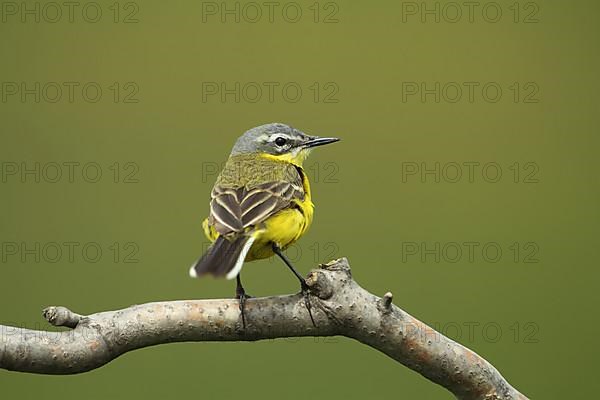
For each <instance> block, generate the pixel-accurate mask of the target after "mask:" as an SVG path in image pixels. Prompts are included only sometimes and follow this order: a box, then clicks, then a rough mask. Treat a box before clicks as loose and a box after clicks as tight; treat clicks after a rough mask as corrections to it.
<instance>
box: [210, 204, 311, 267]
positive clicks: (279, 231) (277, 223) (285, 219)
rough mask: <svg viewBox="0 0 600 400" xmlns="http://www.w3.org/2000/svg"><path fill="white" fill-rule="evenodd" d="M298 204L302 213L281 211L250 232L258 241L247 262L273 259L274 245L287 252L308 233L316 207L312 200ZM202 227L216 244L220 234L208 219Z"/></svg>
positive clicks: (295, 210) (292, 210)
mask: <svg viewBox="0 0 600 400" xmlns="http://www.w3.org/2000/svg"><path fill="white" fill-rule="evenodd" d="M297 204H298V206H299V208H300V209H301V210H302V212H301V211H300V210H298V209H297V208H287V209H285V210H281V211H279V212H278V213H276V214H274V215H273V216H271V217H269V218H268V219H267V220H266V221H264V222H263V223H262V226H261V227H260V228H257V229H256V230H254V231H250V232H248V234H251V235H255V236H256V239H255V240H254V243H253V244H252V247H251V248H250V251H249V252H248V255H247V256H246V261H253V260H259V259H263V258H268V257H271V256H273V255H274V253H273V249H272V244H273V243H277V245H279V247H281V248H282V249H284V250H285V249H286V248H287V247H288V246H290V245H291V244H292V243H294V242H295V241H296V240H298V239H299V238H300V237H301V236H302V235H303V234H304V233H305V232H306V230H307V229H308V228H309V227H310V224H311V223H312V217H313V209H314V206H313V204H312V202H311V201H310V198H308V199H305V200H304V201H298V202H297ZM202 226H203V228H204V233H205V234H206V237H207V238H208V239H209V240H210V241H211V242H214V241H215V240H216V239H217V237H218V236H219V233H218V232H217V231H215V229H214V228H213V227H212V226H210V225H208V219H205V220H204V222H203V223H202Z"/></svg>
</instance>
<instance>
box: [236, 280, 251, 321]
mask: <svg viewBox="0 0 600 400" xmlns="http://www.w3.org/2000/svg"><path fill="white" fill-rule="evenodd" d="M252 297H253V296H250V295H249V294H246V292H245V291H244V289H242V290H238V289H236V291H235V298H236V299H238V301H239V307H240V313H241V314H242V327H243V328H244V329H246V311H245V307H246V299H251V298H252Z"/></svg>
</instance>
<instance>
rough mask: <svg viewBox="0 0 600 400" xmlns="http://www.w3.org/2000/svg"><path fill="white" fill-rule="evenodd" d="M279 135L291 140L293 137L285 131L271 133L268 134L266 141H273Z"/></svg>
mask: <svg viewBox="0 0 600 400" xmlns="http://www.w3.org/2000/svg"><path fill="white" fill-rule="evenodd" d="M279 137H284V138H286V139H288V140H292V139H293V138H292V137H291V136H290V135H288V134H287V133H273V134H272V135H271V136H269V138H268V139H267V142H273V141H275V139H277V138H279Z"/></svg>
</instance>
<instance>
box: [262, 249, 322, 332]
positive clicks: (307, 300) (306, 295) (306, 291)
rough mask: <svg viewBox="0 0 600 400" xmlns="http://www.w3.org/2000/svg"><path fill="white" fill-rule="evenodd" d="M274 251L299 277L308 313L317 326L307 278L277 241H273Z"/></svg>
mask: <svg viewBox="0 0 600 400" xmlns="http://www.w3.org/2000/svg"><path fill="white" fill-rule="evenodd" d="M273 252H274V253H275V254H277V255H278V256H279V258H281V259H282V260H283V262H284V263H285V265H287V266H288V268H289V269H290V270H291V271H292V272H293V273H294V275H296V278H298V280H299V281H300V288H301V290H302V295H303V296H304V304H305V305H306V309H307V310H308V315H310V320H311V321H312V323H313V326H315V327H316V326H317V324H315V320H314V318H313V315H312V312H311V306H310V294H309V292H310V289H309V287H308V284H307V283H306V279H304V278H303V277H302V275H300V274H299V273H298V271H296V269H295V268H294V266H293V265H292V263H291V262H290V260H288V258H287V257H286V256H285V254H283V252H282V251H281V248H280V247H279V246H278V245H277V244H276V243H273Z"/></svg>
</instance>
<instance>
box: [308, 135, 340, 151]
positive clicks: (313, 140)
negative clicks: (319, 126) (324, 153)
mask: <svg viewBox="0 0 600 400" xmlns="http://www.w3.org/2000/svg"><path fill="white" fill-rule="evenodd" d="M339 140H340V139H339V138H336V137H318V136H311V137H310V139H309V140H308V141H307V142H304V147H307V148H308V147H317V146H323V145H324V144H329V143H335V142H339Z"/></svg>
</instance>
